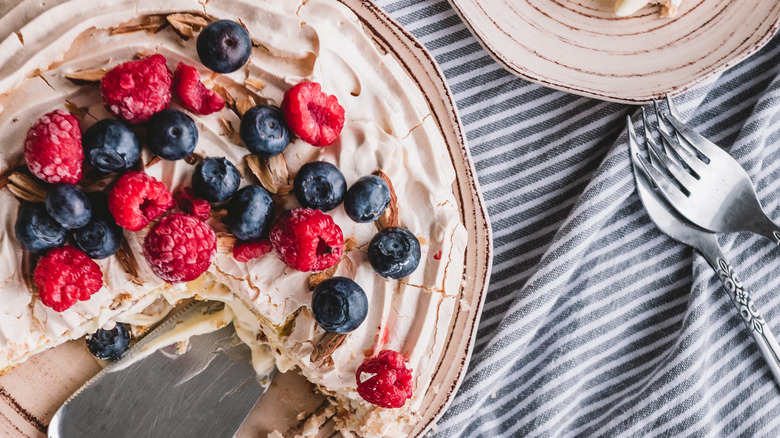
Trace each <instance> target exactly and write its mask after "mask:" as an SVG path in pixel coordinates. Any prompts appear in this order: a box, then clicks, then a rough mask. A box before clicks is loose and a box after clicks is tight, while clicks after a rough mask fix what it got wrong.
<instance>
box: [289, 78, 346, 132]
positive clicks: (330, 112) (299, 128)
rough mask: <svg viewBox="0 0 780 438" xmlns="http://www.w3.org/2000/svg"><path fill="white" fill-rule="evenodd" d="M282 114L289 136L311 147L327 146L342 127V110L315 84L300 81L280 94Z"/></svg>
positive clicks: (333, 99)
mask: <svg viewBox="0 0 780 438" xmlns="http://www.w3.org/2000/svg"><path fill="white" fill-rule="evenodd" d="M282 111H284V116H285V117H286V118H287V125H288V126H289V127H290V129H291V130H292V132H293V134H295V135H297V136H298V137H299V138H301V139H302V140H304V141H306V142H308V143H310V144H312V145H314V146H327V145H329V144H331V143H333V142H334V141H336V138H338V136H339V134H340V133H341V128H343V127H344V108H343V107H342V106H341V105H339V100H338V99H337V98H336V96H329V95H327V94H325V93H323V92H322V89H321V88H320V84H318V83H316V82H301V83H299V84H297V85H294V86H293V87H292V88H290V89H289V90H288V91H287V93H285V94H284V99H283V100H282Z"/></svg>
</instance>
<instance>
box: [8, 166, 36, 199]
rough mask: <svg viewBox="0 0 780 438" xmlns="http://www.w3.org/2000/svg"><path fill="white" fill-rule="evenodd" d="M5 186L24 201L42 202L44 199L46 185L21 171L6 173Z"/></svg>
mask: <svg viewBox="0 0 780 438" xmlns="http://www.w3.org/2000/svg"><path fill="white" fill-rule="evenodd" d="M7 187H8V190H10V191H11V193H13V194H14V196H16V197H17V198H19V199H22V200H24V201H29V202H44V201H45V200H46V187H45V186H44V185H43V184H41V183H39V182H38V181H36V180H35V178H33V177H31V176H29V175H27V174H25V173H22V172H21V171H15V172H12V173H11V174H10V175H8V185H7Z"/></svg>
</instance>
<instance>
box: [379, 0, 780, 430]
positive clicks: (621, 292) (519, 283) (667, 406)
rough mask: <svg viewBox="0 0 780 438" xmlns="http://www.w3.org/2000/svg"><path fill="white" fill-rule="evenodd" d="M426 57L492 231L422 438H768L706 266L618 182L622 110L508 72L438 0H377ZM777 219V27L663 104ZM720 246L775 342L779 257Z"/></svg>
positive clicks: (735, 336) (738, 335)
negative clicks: (464, 328) (482, 285)
mask: <svg viewBox="0 0 780 438" xmlns="http://www.w3.org/2000/svg"><path fill="white" fill-rule="evenodd" d="M377 3H378V4H379V5H380V6H381V7H383V8H384V9H385V10H386V11H388V12H389V13H390V15H391V16H392V17H393V18H395V19H396V20H398V21H399V22H400V23H401V24H402V25H403V26H404V27H405V28H406V29H408V30H410V31H411V32H412V33H413V34H414V35H415V36H416V37H417V38H419V39H420V40H421V41H422V42H423V43H424V44H425V46H426V47H427V48H428V49H429V50H430V51H431V52H432V53H433V55H434V56H435V58H436V60H437V61H438V63H439V64H440V66H441V68H442V70H443V71H444V73H445V75H446V76H447V79H448V80H449V84H450V87H451V88H452V90H453V92H454V93H455V99H456V101H457V104H458V108H459V110H460V114H461V116H462V118H463V122H464V124H465V127H466V131H467V135H468V141H469V144H470V147H471V151H472V154H473V156H474V162H475V165H476V168H477V171H478V175H479V180H480V182H481V184H482V188H483V193H484V195H485V199H486V200H487V205H488V209H489V212H490V217H491V220H492V223H493V231H494V237H495V259H494V267H493V278H492V281H491V284H490V291H489V293H488V295H487V302H486V304H485V309H484V312H483V314H482V322H481V324H480V329H479V336H478V340H477V344H476V348H475V351H474V355H473V358H472V359H471V363H470V366H469V370H468V373H467V375H466V378H465V380H464V383H463V385H462V387H461V389H460V391H459V392H458V395H457V397H456V398H455V401H454V402H453V404H452V406H451V407H450V409H449V411H448V412H447V413H446V414H445V416H444V418H443V419H441V420H440V421H439V423H438V425H437V427H436V428H435V430H434V431H435V432H434V435H435V436H437V437H459V436H463V437H474V436H488V437H508V436H609V437H616V436H654V437H655V436H678V435H683V436H728V437H731V436H743V435H744V436H780V391H779V390H778V387H777V386H776V385H775V383H774V381H773V379H772V375H771V373H770V372H769V369H768V368H767V367H766V366H765V365H764V362H763V357H762V356H761V355H760V353H759V352H758V349H757V348H756V346H755V345H754V343H753V341H752V338H751V337H750V336H749V334H748V332H747V331H746V330H745V328H744V326H743V324H742V320H741V318H740V317H739V316H738V315H737V313H736V312H735V310H734V308H733V305H732V304H731V302H730V301H729V298H728V297H727V295H726V294H725V293H724V291H723V290H722V289H721V286H720V283H719V281H718V280H717V279H716V277H715V274H714V272H713V271H712V269H710V267H709V266H708V265H707V264H706V263H705V262H704V259H703V258H701V257H700V256H699V255H697V254H696V255H695V254H694V253H693V252H692V250H691V249H689V248H686V247H684V246H682V245H680V244H677V243H675V242H674V241H672V240H671V239H669V238H668V237H666V235H664V234H662V233H661V232H660V231H659V230H658V229H656V227H655V226H654V225H653V224H652V222H651V221H650V219H649V217H648V216H647V214H646V213H645V211H644V209H643V207H642V204H641V203H640V201H639V198H638V197H637V195H636V193H635V190H634V181H633V175H632V173H631V167H630V162H629V156H628V149H627V144H626V141H625V134H624V133H623V129H624V125H625V115H626V114H631V113H633V112H634V111H635V110H636V108H635V107H629V106H624V105H618V104H610V103H604V102H599V101H596V100H592V99H588V98H583V97H577V96H574V95H570V94H566V93H563V92H558V91H554V90H551V89H548V88H544V87H541V86H539V85H535V84H531V83H529V82H526V81H524V80H521V79H518V78H516V77H514V76H512V75H511V74H510V73H508V72H506V71H504V70H503V69H502V67H501V66H500V65H499V64H497V63H496V62H494V61H493V60H492V58H490V56H489V55H488V54H487V53H486V52H485V51H484V50H482V48H481V46H480V45H479V44H478V43H477V41H476V40H475V39H474V38H473V37H472V36H471V34H470V33H469V31H468V29H467V28H466V26H465V25H464V24H463V23H462V22H461V20H460V19H459V17H458V16H457V14H456V13H455V12H454V11H453V10H452V8H451V7H450V5H449V3H447V1H445V0H423V1H420V0H400V1H393V0H377ZM675 101H676V103H677V104H678V107H679V108H680V110H681V113H682V115H683V118H684V119H685V120H686V121H687V122H689V123H690V124H691V125H692V126H693V127H695V128H696V129H697V130H698V131H699V132H701V133H702V134H704V135H705V136H707V137H708V138H710V139H711V140H713V141H714V142H716V143H718V144H720V145H722V146H724V147H726V148H727V149H728V151H729V152H730V153H731V154H732V155H733V156H734V157H736V158H737V160H739V162H740V163H741V164H742V165H743V166H744V167H745V169H746V170H747V172H748V173H749V174H750V175H751V177H752V179H753V181H754V183H755V184H756V186H757V190H758V193H759V197H760V199H761V201H762V202H763V204H764V206H765V208H766V210H767V211H768V212H769V214H770V216H772V217H773V218H775V219H776V220H778V221H780V37H778V38H775V39H774V40H773V41H772V42H770V43H769V45H768V46H767V47H765V48H764V49H763V50H761V51H760V52H759V53H758V54H756V55H754V56H752V57H751V58H750V59H748V60H747V61H745V62H743V63H742V64H740V65H739V66H737V67H735V68H733V69H731V70H729V71H728V72H726V73H723V74H721V75H720V76H719V77H716V78H713V79H712V80H709V81H707V83H705V84H703V85H701V86H699V87H698V88H696V89H695V90H693V91H691V92H688V93H687V94H685V95H684V96H681V97H678V98H676V99H675ZM720 242H721V244H722V245H723V247H724V251H725V253H726V255H727V256H728V257H729V259H731V260H732V262H733V264H734V265H735V268H736V269H737V271H738V272H739V275H740V277H741V278H742V280H743V283H744V285H745V287H746V289H747V290H748V291H749V292H750V293H751V294H752V295H753V297H754V300H755V302H756V304H757V306H758V307H759V309H760V310H761V311H762V312H763V314H764V317H765V318H766V320H767V321H768V322H769V324H770V326H771V327H772V328H773V330H774V333H775V334H778V335H780V249H778V248H776V247H775V245H774V244H773V243H771V242H770V241H768V240H765V239H762V238H760V237H757V236H753V235H749V234H736V235H722V236H720Z"/></svg>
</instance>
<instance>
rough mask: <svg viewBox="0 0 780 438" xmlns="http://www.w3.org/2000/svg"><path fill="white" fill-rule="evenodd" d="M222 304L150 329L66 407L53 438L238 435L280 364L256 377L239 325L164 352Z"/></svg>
mask: <svg viewBox="0 0 780 438" xmlns="http://www.w3.org/2000/svg"><path fill="white" fill-rule="evenodd" d="M223 308H224V304H222V303H216V302H198V303H193V304H191V305H189V306H187V307H185V308H184V309H182V311H180V312H179V313H177V314H176V315H175V316H173V317H172V318H170V319H168V320H167V321H165V322H164V323H163V324H161V325H160V326H159V327H158V328H156V329H155V330H153V331H152V332H150V333H149V334H147V335H146V336H145V337H144V338H143V339H141V341H139V342H138V343H137V344H136V345H134V346H133V347H132V348H130V349H129V350H128V351H127V352H125V354H124V355H123V356H122V357H121V358H120V359H118V360H116V361H114V362H112V363H111V364H109V365H108V366H107V367H106V368H104V369H103V370H102V371H100V372H99V373H98V374H97V375H95V377H93V378H92V379H90V380H89V381H88V382H87V383H85V384H84V386H82V387H81V388H80V389H79V390H78V391H77V392H76V393H75V394H73V395H72V396H71V397H70V398H69V399H68V400H67V401H66V402H65V404H63V405H62V407H60V409H59V410H58V411H57V412H56V413H55V414H54V417H53V418H52V421H51V423H50V424H49V430H48V432H49V438H76V437H78V438H82V437H91V436H110V437H117V438H120V437H133V438H136V437H147V436H148V437H163V436H164V437H171V438H174V437H187V438H190V437H194V436H210V437H230V436H233V435H234V434H235V433H236V431H237V430H238V428H239V427H240V426H241V424H242V423H243V422H244V420H245V419H246V417H247V415H248V414H249V412H250V411H251V410H252V408H253V407H254V405H255V404H256V403H257V400H258V399H259V398H260V396H261V395H263V393H264V392H265V391H266V389H268V387H269V386H270V382H271V378H272V377H273V374H275V372H276V369H275V368H273V369H271V370H269V373H268V375H266V376H258V375H257V373H256V371H255V370H254V368H253V367H252V364H251V355H250V353H251V352H250V349H249V347H248V346H246V345H245V344H244V343H242V342H241V341H240V340H239V339H238V337H237V335H236V333H235V330H234V328H233V324H228V325H226V326H225V327H222V328H220V329H218V330H216V331H211V332H209V333H205V334H199V335H196V336H192V337H191V338H190V339H189V349H188V351H187V352H185V353H183V354H176V346H175V345H173V346H170V345H169V346H167V347H164V348H161V349H159V350H158V349H157V347H158V345H163V346H164V345H168V342H167V341H169V340H170V339H171V333H174V332H176V330H181V327H182V326H183V325H184V324H187V323H188V322H193V321H196V322H197V321H201V322H202V321H205V320H207V319H208V318H209V317H210V316H212V315H213V314H214V313H216V312H219V311H221V310H222V309H223ZM161 343H162V344H161Z"/></svg>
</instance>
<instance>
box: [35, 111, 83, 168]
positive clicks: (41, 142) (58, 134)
mask: <svg viewBox="0 0 780 438" xmlns="http://www.w3.org/2000/svg"><path fill="white" fill-rule="evenodd" d="M24 159H25V161H26V162H27V167H28V168H29V169H30V172H32V174H33V175H35V176H36V177H38V178H40V179H42V180H43V181H46V182H47V183H51V184H56V183H61V182H62V183H68V184H76V183H77V182H79V180H80V179H81V171H82V163H81V162H82V161H84V150H83V149H82V148H81V131H80V130H79V121H78V119H76V118H75V117H73V116H72V115H71V114H70V113H67V112H65V111H63V110H54V111H52V112H50V113H48V114H45V115H44V116H43V117H41V118H40V119H38V121H37V122H35V124H34V125H32V127H31V128H30V130H29V131H27V137H25V139H24Z"/></svg>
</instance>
